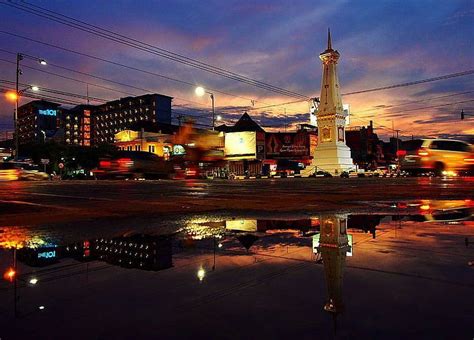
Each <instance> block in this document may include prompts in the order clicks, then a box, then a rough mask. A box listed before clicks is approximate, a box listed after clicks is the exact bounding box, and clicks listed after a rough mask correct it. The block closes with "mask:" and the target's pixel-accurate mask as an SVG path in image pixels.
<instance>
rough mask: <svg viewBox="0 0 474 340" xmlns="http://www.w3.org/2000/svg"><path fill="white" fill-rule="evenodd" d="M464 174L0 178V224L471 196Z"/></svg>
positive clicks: (473, 185) (472, 185)
mask: <svg viewBox="0 0 474 340" xmlns="http://www.w3.org/2000/svg"><path fill="white" fill-rule="evenodd" d="M473 192H474V180H473V179H472V178H470V177H465V178H446V179H444V178H425V177H420V178H350V179H341V178H316V179H314V178H313V179H309V178H308V179H298V178H288V179H274V180H270V179H261V180H240V181H238V180H235V181H230V180H213V181H212V180H210V181H198V180H186V181H169V180H161V181H123V180H122V181H54V182H48V181H42V182H0V211H2V214H1V216H0V225H25V224H26V225H42V224H45V223H48V224H53V223H67V222H74V223H77V222H78V221H90V220H94V221H97V219H103V220H104V222H105V223H108V221H109V220H111V219H117V220H123V219H126V218H147V217H149V218H157V217H158V218H165V216H169V217H170V218H173V217H172V216H180V217H183V216H185V215H187V214H193V213H198V212H206V213H217V212H227V213H237V214H238V213H248V212H251V211H254V212H266V213H281V212H294V211H299V212H309V213H315V212H320V211H331V210H333V211H334V210H344V209H355V208H370V206H371V202H377V201H397V200H408V199H467V198H472V193H473Z"/></svg>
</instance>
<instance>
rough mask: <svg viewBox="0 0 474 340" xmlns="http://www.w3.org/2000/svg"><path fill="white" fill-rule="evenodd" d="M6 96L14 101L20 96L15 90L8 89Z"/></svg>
mask: <svg viewBox="0 0 474 340" xmlns="http://www.w3.org/2000/svg"><path fill="white" fill-rule="evenodd" d="M5 97H7V99H8V100H11V101H12V102H13V101H15V100H16V99H17V98H18V95H17V94H16V93H15V92H13V91H8V92H7V93H5Z"/></svg>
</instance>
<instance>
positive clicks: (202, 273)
mask: <svg viewBox="0 0 474 340" xmlns="http://www.w3.org/2000/svg"><path fill="white" fill-rule="evenodd" d="M204 276H206V271H205V270H204V268H202V267H201V268H199V270H198V272H197V277H198V279H199V281H200V282H202V280H204Z"/></svg>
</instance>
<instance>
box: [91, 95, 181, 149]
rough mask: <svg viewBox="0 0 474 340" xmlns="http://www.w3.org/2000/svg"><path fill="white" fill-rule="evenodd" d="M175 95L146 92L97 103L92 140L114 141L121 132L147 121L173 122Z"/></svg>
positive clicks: (92, 141)
mask: <svg viewBox="0 0 474 340" xmlns="http://www.w3.org/2000/svg"><path fill="white" fill-rule="evenodd" d="M172 99H173V98H172V97H168V96H164V95H160V94H146V95H143V96H139V97H127V98H121V99H119V100H115V101H112V102H108V103H105V104H103V105H100V106H96V108H95V110H94V112H93V114H92V131H91V132H92V140H91V143H92V144H93V145H97V144H103V143H109V144H112V143H113V142H114V136H115V134H116V133H117V132H120V131H123V130H127V129H130V128H131V127H132V126H133V125H136V124H137V123H139V122H143V121H149V122H153V123H164V124H171V100H172Z"/></svg>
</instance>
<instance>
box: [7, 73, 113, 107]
mask: <svg viewBox="0 0 474 340" xmlns="http://www.w3.org/2000/svg"><path fill="white" fill-rule="evenodd" d="M0 83H4V84H9V85H15V82H14V81H10V80H5V79H0ZM19 85H20V86H30V84H25V83H19ZM39 90H40V91H42V92H46V93H52V94H56V95H60V96H66V97H73V98H79V99H84V100H87V99H89V100H92V101H95V102H102V103H106V102H108V101H110V100H108V99H103V98H97V97H91V96H84V95H81V94H77V93H71V92H65V91H61V90H55V89H50V88H46V87H39Z"/></svg>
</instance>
